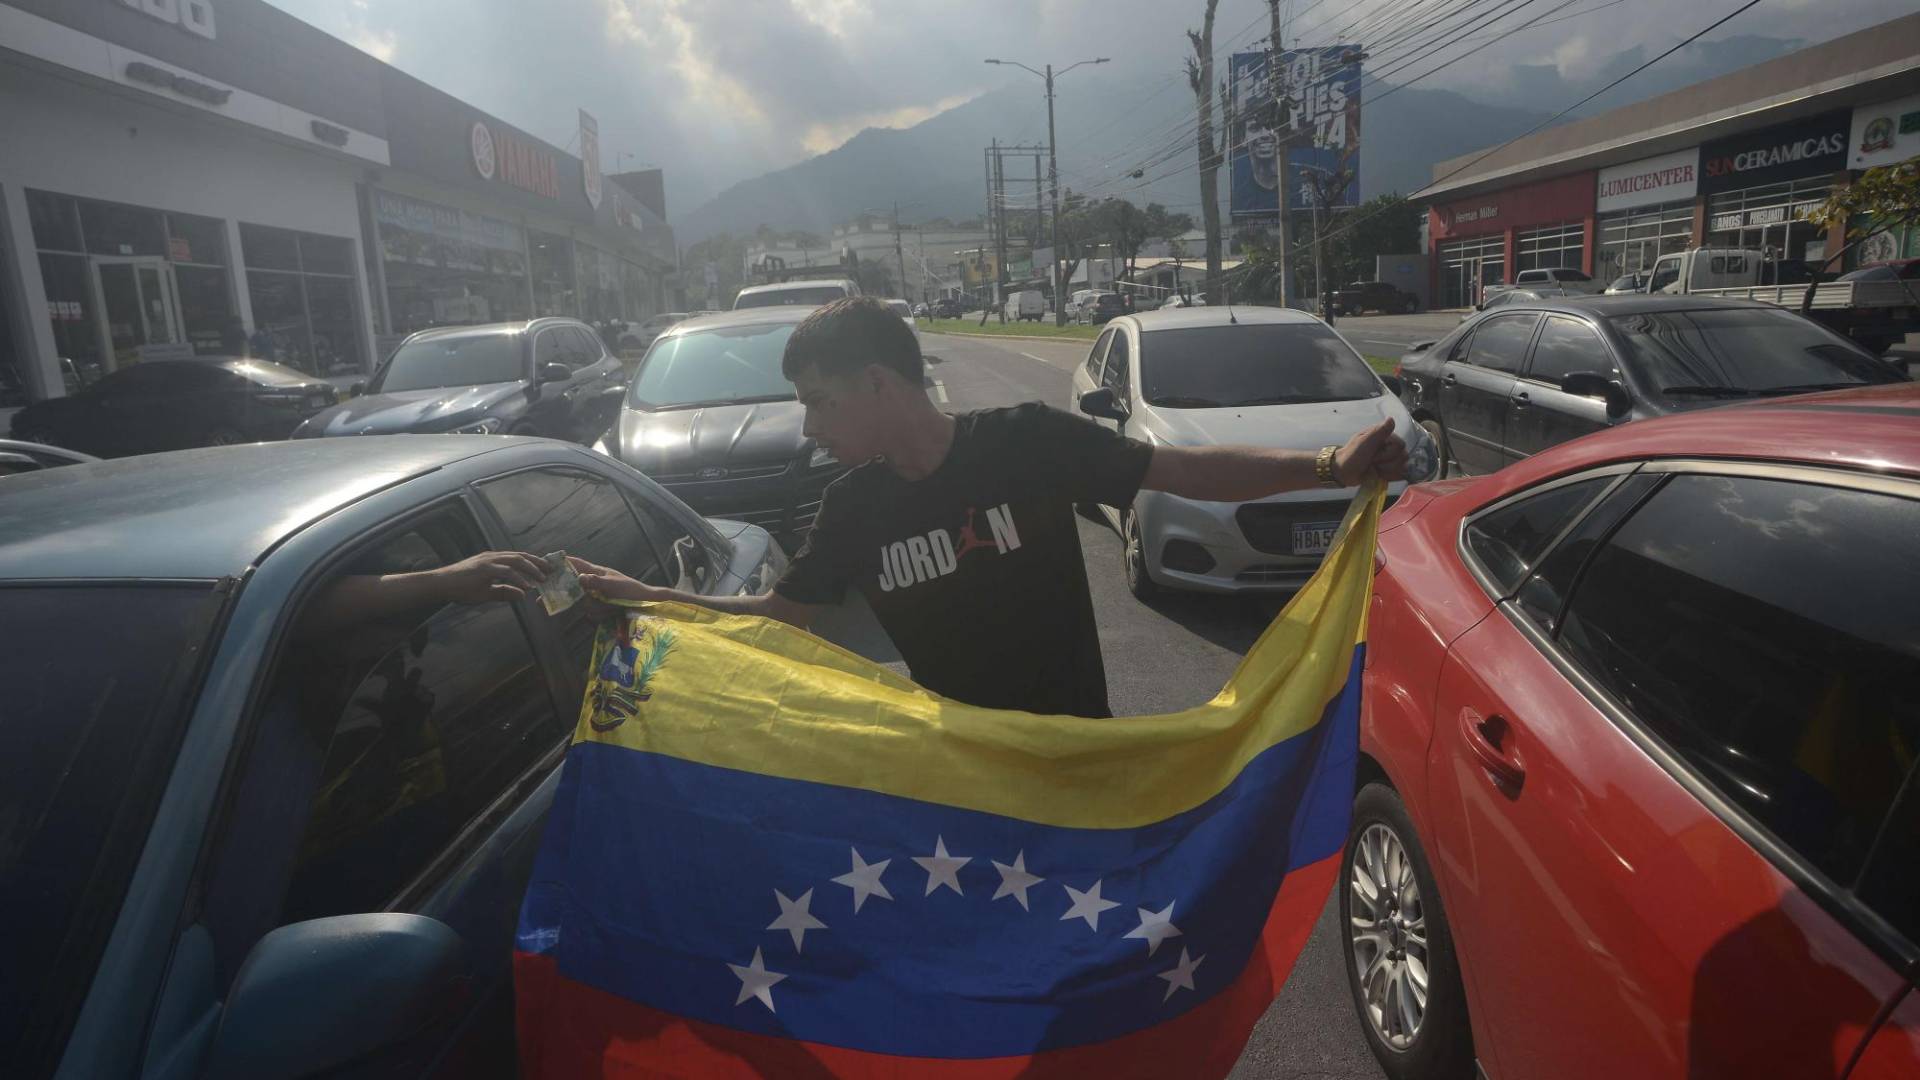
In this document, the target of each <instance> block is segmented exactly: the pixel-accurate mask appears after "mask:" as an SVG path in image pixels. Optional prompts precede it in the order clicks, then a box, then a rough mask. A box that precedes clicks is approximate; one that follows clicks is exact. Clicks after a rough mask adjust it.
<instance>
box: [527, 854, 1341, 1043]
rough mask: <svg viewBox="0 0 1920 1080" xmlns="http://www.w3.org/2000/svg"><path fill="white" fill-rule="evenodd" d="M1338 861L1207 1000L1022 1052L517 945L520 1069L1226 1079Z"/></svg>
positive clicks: (1289, 902)
mask: <svg viewBox="0 0 1920 1080" xmlns="http://www.w3.org/2000/svg"><path fill="white" fill-rule="evenodd" d="M1339 868H1340V856H1339V855H1338V854H1335V855H1330V856H1328V857H1327V858H1324V859H1322V860H1320V861H1319V862H1316V863H1311V864H1309V865H1307V866H1303V867H1301V868H1299V869H1297V870H1294V871H1293V872H1291V873H1289V874H1288V875H1287V876H1286V878H1285V880H1283V881H1282V882H1281V883H1280V889H1279V892H1278V893H1277V894H1276V895H1275V896H1274V898H1273V908H1272V910H1270V911H1269V912H1268V913H1267V922H1266V926H1265V927H1264V928H1263V929H1262V930H1261V934H1260V942H1259V944H1258V946H1257V947H1256V949H1255V952H1254V954H1253V955H1252V956H1251V957H1249V958H1248V960H1247V965H1246V967H1245V968H1244V969H1243V970H1242V971H1241V972H1240V975H1239V977H1238V978H1236V979H1235V980H1234V981H1233V984H1232V985H1231V986H1229V987H1227V988H1226V989H1225V990H1222V991H1221V992H1219V993H1218V994H1215V995H1214V996H1213V997H1211V998H1209V999H1208V1000H1207V1001H1206V1002H1205V1003H1203V1004H1201V1005H1199V1006H1196V1007H1195V1008H1193V1009H1190V1010H1188V1011H1187V1012H1185V1013H1182V1014H1181V1015H1180V1016H1178V1017H1175V1018H1174V1019H1172V1020H1169V1021H1167V1022H1166V1023H1164V1024H1156V1025H1154V1026H1153V1027H1150V1028H1145V1029H1143V1030H1140V1031H1136V1032H1134V1033H1132V1034H1130V1035H1124V1036H1122V1037H1120V1038H1117V1039H1110V1040H1108V1041H1106V1042H1101V1043H1094V1044H1091V1045H1088V1046H1075V1047H1069V1048H1066V1049H1061V1050H1044V1051H1041V1052H1039V1053H1036V1054H1028V1055H1021V1056H1017V1057H996V1058H920V1057H901V1056H896V1055H892V1054H875V1053H870V1052H867V1051H863V1050H850V1049H847V1048H845V1047H839V1046H827V1045H824V1044H820V1043H808V1042H801V1041H799V1040H797V1039H779V1038H773V1037H770V1036H766V1035H758V1034H753V1033H749V1032H744V1031H736V1030H734V1029H733V1028H728V1027H722V1026H720V1025H718V1024H709V1023H704V1022H701V1021H696V1020H688V1019H686V1018H684V1017H680V1016H675V1015H674V1014H672V1013H668V1012H663V1011H661V1010H658V1009H653V1008H650V1007H648V1006H645V1005H640V1004H637V1003H635V1002H632V1001H628V1000H626V999H625V998H622V997H619V996H617V995H614V994H609V993H607V992H606V991H604V990H599V989H595V988H594V987H591V986H586V985H584V984H582V983H577V982H574V981H573V980H571V979H568V978H566V977H565V976H563V975H561V974H560V972H559V969H558V967H557V966H556V964H555V962H554V960H553V958H552V957H551V956H543V955H535V954H531V953H515V954H514V981H515V990H516V996H517V997H518V998H519V1000H520V1010H519V1014H520V1028H519V1031H520V1066H521V1076H522V1077H524V1078H526V1080H563V1078H565V1080H571V1078H575V1077H590V1076H606V1077H621V1078H629V1077H631V1078H640V1077H647V1078H665V1077H701V1078H703V1080H705V1078H721V1077H760V1076H778V1077H783V1078H784V1077H802V1078H807V1077H823V1078H824V1077H850V1078H859V1080H897V1078H900V1077H908V1076H912V1077H933V1078H936V1080H998V1078H1003V1077H1006V1078H1011V1077H1021V1078H1023V1080H1029V1078H1044V1077H1055V1076H1057V1077H1084V1076H1100V1077H1132V1076H1138V1077H1164V1076H1191V1077H1205V1076H1225V1075H1226V1074H1227V1073H1228V1072H1229V1071H1230V1070H1231V1069H1232V1068H1233V1065H1234V1062H1236V1061H1237V1060H1239V1057H1240V1051H1241V1050H1242V1049H1243V1048H1244V1047H1245V1045H1246V1039H1247V1036H1248V1034H1249V1033H1250V1032H1251V1031H1252V1030H1253V1025H1254V1023H1255V1022H1256V1021H1258V1020H1259V1019H1260V1016H1261V1014H1262V1013H1264V1012H1265V1011H1266V1009H1267V1006H1268V1005H1270V1004H1272V1002H1273V999H1274V996H1275V995H1276V994H1278V993H1279V992H1280V987H1281V986H1282V985H1283V984H1284V983H1285V982H1286V981H1287V973H1288V972H1290V971H1292V970H1293V964H1294V961H1295V960H1296V959H1298V958H1299V956H1300V950H1301V949H1302V948H1303V947H1304V946H1305V945H1306V943H1307V936H1308V935H1309V934H1310V933H1312V932H1313V925H1314V923H1315V922H1316V921H1317V920H1318V919H1319V917H1320V911H1321V909H1322V908H1323V907H1324V906H1325V905H1326V901H1327V893H1328V890H1329V889H1330V888H1331V887H1332V886H1333V884H1334V878H1335V877H1336V876H1337V875H1338V873H1339ZM1142 992H1143V993H1146V992H1151V991H1150V990H1143V991H1142ZM536 1009H539V1010H541V1011H544V1012H546V1013H548V1014H549V1015H546V1016H542V1017H541V1018H540V1022H539V1023H537V1024H534V1023H529V1020H530V1018H531V1016H532V1014H534V1012H535V1010H536ZM555 1013H557V1014H559V1015H552V1014H555Z"/></svg>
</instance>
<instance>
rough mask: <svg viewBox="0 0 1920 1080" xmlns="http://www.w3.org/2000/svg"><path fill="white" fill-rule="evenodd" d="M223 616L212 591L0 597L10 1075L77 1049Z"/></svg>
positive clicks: (0, 1034) (1, 1020)
mask: <svg viewBox="0 0 1920 1080" xmlns="http://www.w3.org/2000/svg"><path fill="white" fill-rule="evenodd" d="M216 603H217V597H216V596H215V594H214V592H213V590H212V589H211V588H208V587H206V586H204V585H203V586H199V587H190V586H166V587H145V588H142V587H137V586H123V585H88V586H84V587H66V588H23V587H10V588H0V641H4V642H6V647H5V648H0V686H4V687H5V688H6V703H5V705H0V740H4V745H5V746H6V752H5V753H4V754H0V918H4V919H5V920H6V925H7V926H10V927H13V928H14V929H15V930H16V931H17V932H16V933H15V934H14V935H13V939H12V940H11V941H10V942H9V943H8V947H7V962H6V963H5V964H4V965H0V1061H5V1062H6V1063H7V1067H8V1069H9V1070H16V1069H17V1070H20V1074H24V1075H38V1074H39V1073H40V1072H41V1071H42V1068H43V1066H46V1065H47V1064H48V1058H49V1056H50V1055H52V1054H54V1053H57V1052H58V1051H59V1049H60V1047H61V1045H62V1044H63V1043H64V1042H65V1039H66V1034H67V1031H68V1028H69V1027H70V1026H71V1024H72V1022H73V1018H74V1015H75V1013H76V1012H77V1010H78V1009H79V1006H80V1000H81V997H82V996H83V994H84V992H85V990H86V988H87V985H88V983H89V982H91V981H92V978H93V970H94V965H95V964H96V963H97V962H98V960H99V956H100V950H101V948H102V947H103V946H104V945H105V944H106V939H107V933H108V932H109V931H110V930H111V929H112V928H113V918H114V915H115V913H116V912H118V911H119V909H120V898H121V895H122V893H123V892H124V891H125V889H126V885H127V879H128V877H129V876H130V875H131V874H132V872H133V866H134V862H135V861H136V860H137V859H138V858H139V856H140V849H141V846H142V843H143V842H144V841H145V839H146V832H147V825H148V824H149V823H150V821H151V815H152V809H153V805H154V803H155V802H156V801H157V800H158V798H159V795H160V790H161V788H162V787H164V785H165V784H166V780H167V774H168V771H169V770H170V769H171V767H172V765H173V754H174V749H175V743H176V740H177V739H178V738H179V735H180V731H181V728H182V726H183V724H184V722H185V711H186V710H185V709H184V708H183V707H182V698H183V696H184V693H185V691H186V689H187V688H186V685H185V684H186V681H187V680H186V677H187V675H188V674H189V673H190V672H191V670H192V659H193V656H194V650H195V649H197V648H198V647H199V646H200V644H201V638H202V636H203V635H204V633H205V631H206V627H207V623H208V620H209V618H210V616H211V612H212V609H213V607H214V605H215V604H216ZM130 612H138V617H137V618H129V617H127V616H128V613H130Z"/></svg>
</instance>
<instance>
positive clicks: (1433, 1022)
mask: <svg viewBox="0 0 1920 1080" xmlns="http://www.w3.org/2000/svg"><path fill="white" fill-rule="evenodd" d="M1340 869H1341V874H1340V884H1339V885H1338V886H1337V888H1338V889H1339V890H1340V924H1341V925H1342V926H1343V927H1345V928H1346V938H1347V946H1346V952H1347V965H1346V966H1347V986H1348V989H1349V990H1351V991H1352V994H1353V1004H1354V1009H1355V1011H1356V1012H1357V1013H1358V1014H1359V1017H1360V1030H1361V1031H1362V1033H1364V1034H1365V1036H1366V1039H1367V1045H1368V1047H1369V1048H1371V1049H1372V1050H1373V1056H1374V1057H1375V1058H1376V1059H1377V1060H1378V1061H1379V1062H1380V1067H1381V1069H1383V1070H1385V1072H1386V1074H1387V1075H1388V1076H1390V1077H1392V1078H1393V1080H1415V1078H1418V1080H1448V1078H1452V1077H1459V1078H1461V1080H1467V1078H1470V1077H1472V1076H1473V1074H1474V1058H1473V1033H1472V1030H1471V1029H1470V1028H1469V1026H1468V1023H1467V995H1466V990H1465V988H1464V987H1463V986H1462V985H1461V982H1460V967H1459V963H1458V961H1456V959H1455V958H1454V952H1453V938H1452V935H1451V934H1449V933H1448V930H1447V917H1446V913H1445V912H1444V911H1443V910H1442V909H1441V906H1440V893H1439V890H1438V889H1437V888H1435V886H1434V883H1433V871H1432V870H1431V869H1429V868H1428V866H1427V857H1426V853H1425V852H1423V851H1422V850H1421V849H1420V841H1419V838H1418V836H1416V835H1415V833H1414V831H1413V821H1412V819H1410V818H1409V817H1407V809H1406V806H1405V805H1404V804H1402V803H1401V802H1400V796H1399V795H1398V794H1396V793H1395V792H1394V790H1393V789H1392V788H1390V787H1388V786H1387V785H1385V784H1377V783H1376V784H1368V785H1367V786H1366V787H1364V788H1362V789H1361V790H1360V794H1359V796H1358V797H1356V798H1355V799H1354V801H1353V824H1352V826H1351V828H1350V830H1349V832H1348V834H1347V848H1346V853H1345V855H1344V856H1343V857H1342V858H1341V862H1340Z"/></svg>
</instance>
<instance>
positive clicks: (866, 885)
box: [833, 848, 893, 912]
mask: <svg viewBox="0 0 1920 1080" xmlns="http://www.w3.org/2000/svg"><path fill="white" fill-rule="evenodd" d="M848 850H849V851H852V852H853V869H851V870H849V871H847V872H846V873H844V874H841V875H840V876H839V877H837V878H834V879H833V883H834V884H835V885H845V886H846V887H847V888H849V889H852V890H853V910H854V911H855V912H858V911H859V910H860V905H861V904H864V903H866V902H867V897H869V896H877V897H879V898H880V899H882V900H891V899H893V894H892V893H890V892H888V891H887V887H886V886H885V885H882V884H881V883H880V875H881V874H883V873H885V872H886V869H887V864H888V863H890V862H892V861H893V860H892V859H881V860H880V861H879V862H877V863H870V862H868V861H867V860H865V859H862V858H861V857H860V851H859V849H858V848H849V849H848Z"/></svg>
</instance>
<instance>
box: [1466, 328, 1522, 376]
mask: <svg viewBox="0 0 1920 1080" xmlns="http://www.w3.org/2000/svg"><path fill="white" fill-rule="evenodd" d="M1539 321H1540V317H1539V316H1538V315H1498V316H1495V317H1494V318H1491V319H1488V320H1486V321H1485V322H1482V323H1481V324H1480V325H1479V326H1478V327H1476V328H1475V329H1474V331H1473V341H1472V342H1471V343H1470V344H1469V345H1468V346H1467V363H1469V364H1472V365H1474V366H1475V367H1483V368H1486V369H1488V370H1489V371H1505V372H1509V373H1512V374H1518V373H1519V371H1520V362H1521V361H1522V360H1523V359H1525V358H1526V355H1527V339H1528V338H1531V337H1532V336H1533V328H1534V326H1535V324H1537V323H1538V322H1539Z"/></svg>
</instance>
